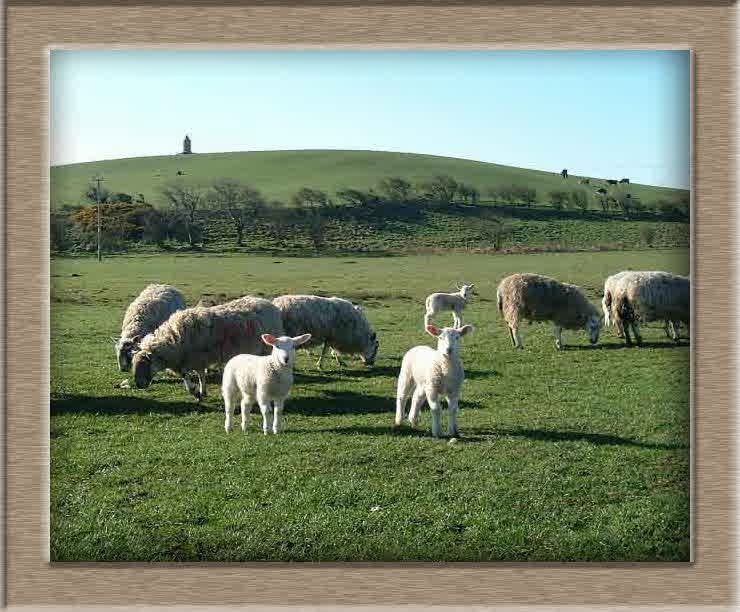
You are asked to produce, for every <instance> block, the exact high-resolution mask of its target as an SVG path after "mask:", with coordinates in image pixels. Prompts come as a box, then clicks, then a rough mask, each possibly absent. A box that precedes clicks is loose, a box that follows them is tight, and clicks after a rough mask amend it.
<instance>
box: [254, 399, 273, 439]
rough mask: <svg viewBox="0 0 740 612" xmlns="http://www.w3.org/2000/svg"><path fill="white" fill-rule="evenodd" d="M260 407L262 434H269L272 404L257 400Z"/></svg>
mask: <svg viewBox="0 0 740 612" xmlns="http://www.w3.org/2000/svg"><path fill="white" fill-rule="evenodd" d="M257 401H258V402H259V405H260V412H261V413H262V433H263V434H265V435H267V434H268V433H270V427H271V425H272V402H271V401H270V400H269V399H265V398H264V397H262V398H257Z"/></svg>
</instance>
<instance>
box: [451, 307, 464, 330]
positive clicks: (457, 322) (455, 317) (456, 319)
mask: <svg viewBox="0 0 740 612" xmlns="http://www.w3.org/2000/svg"><path fill="white" fill-rule="evenodd" d="M452 322H453V325H454V327H455V329H460V328H461V327H462V316H461V315H460V314H459V313H458V312H457V311H455V310H453V311H452Z"/></svg>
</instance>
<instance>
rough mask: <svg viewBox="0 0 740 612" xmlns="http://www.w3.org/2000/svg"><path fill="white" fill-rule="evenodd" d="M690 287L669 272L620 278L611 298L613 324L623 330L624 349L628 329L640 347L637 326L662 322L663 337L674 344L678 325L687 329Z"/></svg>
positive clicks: (682, 278)
mask: <svg viewBox="0 0 740 612" xmlns="http://www.w3.org/2000/svg"><path fill="white" fill-rule="evenodd" d="M690 302H691V287H690V282H689V279H688V277H686V276H678V275H676V274H671V273H670V272H660V271H636V272H630V273H627V274H625V275H624V276H622V277H621V278H620V280H619V281H618V283H617V286H616V287H615V289H614V290H613V292H612V296H611V304H610V306H611V309H612V313H611V316H612V318H613V320H614V324H615V325H616V326H617V328H618V329H619V328H620V327H621V328H622V329H623V330H624V339H625V342H626V343H627V345H631V344H632V339H631V337H630V329H632V331H633V333H634V335H635V341H636V342H637V344H638V345H640V344H642V336H641V335H640V326H639V324H640V323H647V322H650V321H664V322H665V327H664V329H665V333H666V335H667V336H668V335H669V334H670V336H672V337H673V339H674V340H676V341H678V339H679V338H678V336H679V328H680V324H681V323H684V324H686V326H687V327H688V325H689V321H690V317H691V308H690Z"/></svg>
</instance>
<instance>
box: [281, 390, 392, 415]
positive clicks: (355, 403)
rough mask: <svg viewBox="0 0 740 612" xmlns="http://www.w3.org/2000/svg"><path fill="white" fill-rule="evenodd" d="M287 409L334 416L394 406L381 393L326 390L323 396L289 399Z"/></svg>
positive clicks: (388, 408) (390, 408)
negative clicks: (370, 393) (369, 393)
mask: <svg viewBox="0 0 740 612" xmlns="http://www.w3.org/2000/svg"><path fill="white" fill-rule="evenodd" d="M288 401H289V402H290V403H289V404H287V403H286V407H285V410H286V412H290V413H293V414H302V415H306V416H332V415H347V414H374V413H379V412H388V413H389V414H390V411H391V410H392V409H393V407H394V403H393V400H392V399H391V398H388V397H383V396H380V395H368V394H366V393H354V392H352V391H333V390H330V391H326V392H324V393H323V394H322V395H321V397H302V398H294V399H290V400H288Z"/></svg>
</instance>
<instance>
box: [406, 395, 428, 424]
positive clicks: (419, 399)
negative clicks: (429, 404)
mask: <svg viewBox="0 0 740 612" xmlns="http://www.w3.org/2000/svg"><path fill="white" fill-rule="evenodd" d="M425 397H426V393H425V392H424V389H423V388H422V387H416V389H414V395H412V396H411V408H409V423H410V424H411V427H416V424H417V423H418V422H419V412H421V406H422V404H423V403H424V398H425Z"/></svg>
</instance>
